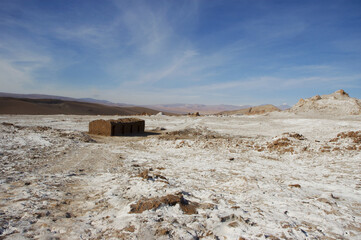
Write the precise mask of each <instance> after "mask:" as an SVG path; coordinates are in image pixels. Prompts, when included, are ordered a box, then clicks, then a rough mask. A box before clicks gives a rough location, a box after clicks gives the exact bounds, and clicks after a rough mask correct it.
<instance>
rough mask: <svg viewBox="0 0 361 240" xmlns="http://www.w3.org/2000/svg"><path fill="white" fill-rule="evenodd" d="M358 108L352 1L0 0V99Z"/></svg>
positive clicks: (357, 37)
mask: <svg viewBox="0 0 361 240" xmlns="http://www.w3.org/2000/svg"><path fill="white" fill-rule="evenodd" d="M340 88H343V89H344V90H345V91H346V92H348V93H349V94H350V95H351V96H352V97H357V98H361V1H360V0H355V1H352V0H337V1H336V0H335V1H333V0H327V1H326V0H325V1H322V0H318V1H314V0H310V1H307V0H303V1H296V0H284V1H281V0H264V1H258V0H238V1H236V0H224V1H220V0H203V1H197V0H193V1H185V0H184V1H181V0H174V1H172V0H164V1H161V0H154V1H153V0H148V1H137V0H132V1H130V0H127V1H125V0H124V1H121V0H119V1H117V0H114V1H110V0H109V1H106V0H104V1H97V0H94V1H91V0H87V1H85V0H59V1H57V0H37V1H36V0H23V1H17V0H1V1H0V91H3V92H13V93H42V94H55V95H62V96H69V97H93V98H98V99H106V100H110V101H114V102H123V103H132V104H158V103H203V104H234V105H242V104H252V105H257V104H264V103H272V104H275V105H278V104H282V103H288V104H290V105H292V104H295V103H296V102H297V101H298V100H299V98H307V97H311V96H313V95H316V94H328V93H331V92H334V91H336V90H338V89H340Z"/></svg>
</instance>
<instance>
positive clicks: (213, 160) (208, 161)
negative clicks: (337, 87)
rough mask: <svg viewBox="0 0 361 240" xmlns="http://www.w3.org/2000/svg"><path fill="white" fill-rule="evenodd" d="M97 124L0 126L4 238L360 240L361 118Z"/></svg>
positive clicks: (1, 119) (285, 116)
mask: <svg viewBox="0 0 361 240" xmlns="http://www.w3.org/2000/svg"><path fill="white" fill-rule="evenodd" d="M99 118H102V119H114V118H117V117H115V116H110V117H103V116H63V115H56V116H16V115H13V116H10V115H2V116H0V130H1V131H0V161H1V174H0V239H27V238H29V239H31V238H36V239H360V236H361V132H357V131H360V130H361V116H346V117H332V118H330V117H321V116H319V117H315V116H314V117H305V116H299V115H292V114H290V113H274V114H269V115H263V116H227V117H226V116H224V117H221V116H218V117H217V116H204V117H186V116H181V117H180V116H149V117H141V118H142V119H144V120H145V121H146V131H147V132H148V133H147V134H146V135H144V136H135V137H101V136H88V135H87V130H88V123H89V121H91V120H94V119H99ZM160 128H164V129H165V130H161V129H160ZM351 131H353V132H351ZM350 132H351V133H350ZM340 133H343V134H340ZM93 140H95V142H94V141H93ZM177 197H178V200H179V199H181V200H180V201H178V202H177V201H176V202H172V201H168V200H169V199H171V198H173V199H174V198H177ZM189 208H190V209H191V211H190V212H189V211H187V210H186V209H189Z"/></svg>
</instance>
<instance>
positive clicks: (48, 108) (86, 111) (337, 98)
mask: <svg viewBox="0 0 361 240" xmlns="http://www.w3.org/2000/svg"><path fill="white" fill-rule="evenodd" d="M3 95H7V96H3ZM11 95H12V94H6V93H0V114H32V115H50V114H73V115H141V114H147V115H154V114H158V113H159V112H164V114H166V115H178V114H184V113H189V112H190V113H195V112H200V113H201V114H222V115H235V114H236V115H254V114H264V113H269V112H275V111H276V112H277V111H278V112H279V111H281V109H279V108H277V107H276V106H274V105H270V104H268V105H260V106H243V107H242V106H233V105H202V104H188V105H184V104H178V105H177V104H175V105H176V107H178V113H174V112H176V111H175V110H174V108H172V107H173V106H174V105H172V104H164V105H147V106H148V107H144V106H131V105H126V106H124V105H122V106H119V105H117V104H115V103H111V102H109V101H104V100H96V99H88V98H85V99H72V98H66V97H60V96H51V95H37V94H30V95H29V96H30V97H31V98H24V97H23V98H20V97H21V96H28V95H22V94H13V96H12V97H10V96H11ZM36 97H51V99H49V98H48V99H39V98H36ZM58 98H62V99H58ZM69 99H70V100H69ZM94 102H96V103H94ZM152 106H155V107H154V108H155V109H154V108H153V109H152ZM156 106H158V107H156ZM162 106H163V108H162ZM184 106H186V107H187V108H184ZM212 106H213V111H215V110H217V111H215V112H212V113H211V112H209V111H210V109H208V112H206V110H207V107H212ZM219 106H221V107H229V108H232V107H236V108H237V109H233V110H226V111H222V110H220V109H219V108H216V107H219ZM202 107H203V110H204V112H202V111H200V110H199V108H201V109H202ZM180 109H181V110H182V111H185V112H179V111H180ZM164 110H167V111H164ZM172 110H173V111H172ZM189 110H190V111H189ZM218 110H220V111H218ZM286 111H287V112H289V113H293V114H326V115H359V114H361V100H360V99H357V98H352V97H350V96H349V95H348V94H347V93H346V92H345V91H344V90H342V89H340V90H338V91H336V92H334V93H331V94H328V95H321V96H320V95H316V96H313V97H311V98H307V99H300V100H299V102H298V103H297V104H295V105H294V106H293V107H292V108H290V109H288V110H286ZM172 112H173V113H172Z"/></svg>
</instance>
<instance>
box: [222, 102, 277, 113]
mask: <svg viewBox="0 0 361 240" xmlns="http://www.w3.org/2000/svg"><path fill="white" fill-rule="evenodd" d="M279 111H281V110H280V109H279V108H277V107H276V106H273V105H271V104H268V105H261V106H256V107H249V108H245V109H240V110H236V111H225V112H221V113H219V114H222V115H257V114H264V113H269V112H279Z"/></svg>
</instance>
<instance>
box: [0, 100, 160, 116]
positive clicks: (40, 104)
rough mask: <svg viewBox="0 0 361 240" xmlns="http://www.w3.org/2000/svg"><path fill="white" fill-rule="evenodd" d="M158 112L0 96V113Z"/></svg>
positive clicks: (121, 113)
mask: <svg viewBox="0 0 361 240" xmlns="http://www.w3.org/2000/svg"><path fill="white" fill-rule="evenodd" d="M158 112H159V111H157V110H153V109H149V108H144V107H117V106H106V105H101V104H96V103H86V102H77V101H66V100H60V99H29V98H10V97H0V114H29V115H52V114H67V115H138V114H143V113H146V114H157V113H158ZM165 114H167V113H165Z"/></svg>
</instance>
